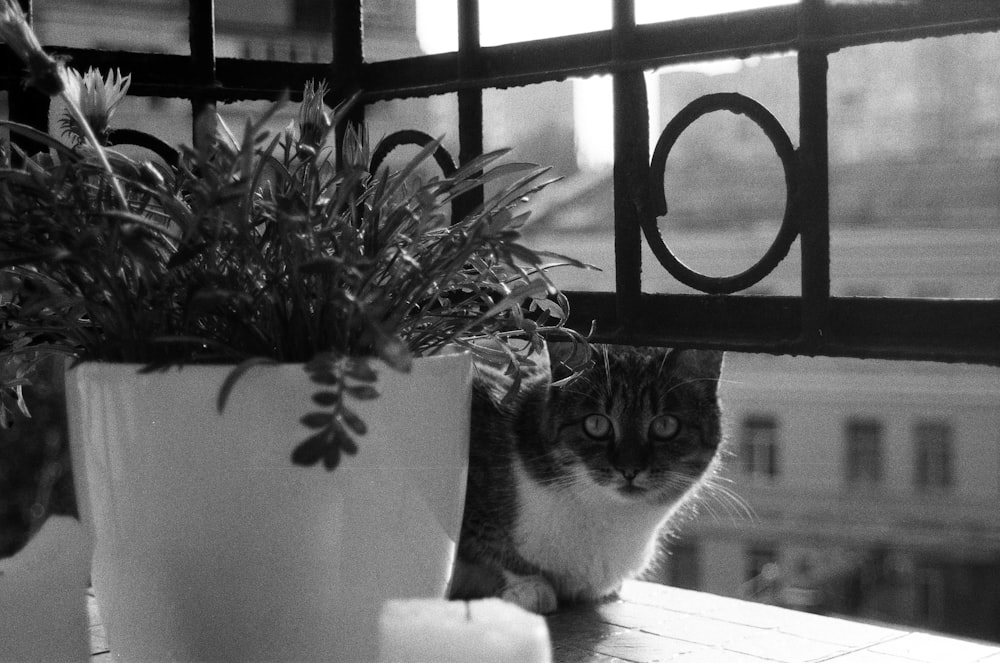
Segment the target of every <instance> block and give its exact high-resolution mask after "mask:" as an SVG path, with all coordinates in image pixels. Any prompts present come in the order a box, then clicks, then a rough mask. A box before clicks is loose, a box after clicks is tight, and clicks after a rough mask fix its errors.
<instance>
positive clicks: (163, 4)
mask: <svg viewBox="0 0 1000 663" xmlns="http://www.w3.org/2000/svg"><path fill="white" fill-rule="evenodd" d="M230 2H232V0H230ZM222 4H225V0H219V2H217V3H216V5H217V6H219V5H222ZM34 20H35V30H36V32H37V33H38V37H39V39H40V41H41V42H42V43H43V44H46V45H53V46H73V47H78V48H101V49H108V50H130V51H143V52H151V53H181V54H187V53H189V52H190V48H189V46H188V32H187V29H188V3H187V2H186V1H185V0H104V1H103V2H100V3H95V2H78V1H77V0H35V3H34Z"/></svg>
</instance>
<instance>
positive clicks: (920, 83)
mask: <svg viewBox="0 0 1000 663" xmlns="http://www.w3.org/2000/svg"><path fill="white" fill-rule="evenodd" d="M998 68H1000V35H998V34H983V35H960V36H955V37H948V38H941V39H925V40H918V41H911V42H905V43H889V44H876V45H871V46H864V47H857V48H849V49H844V50H842V51H839V52H838V53H835V54H833V55H832V56H831V57H830V92H829V99H830V102H829V109H830V115H829V117H830V182H831V200H830V205H831V221H832V224H833V229H834V230H833V237H832V257H833V259H832V289H833V293H834V294H835V295H855V294H860V295H881V296H893V297H997V296H998V295H1000V233H998V230H997V228H998V227H1000V189H998V187H997V169H998V167H1000V156H998V155H1000V132H998V131H997V127H1000V79H998V78H997V76H996V72H997V70H998Z"/></svg>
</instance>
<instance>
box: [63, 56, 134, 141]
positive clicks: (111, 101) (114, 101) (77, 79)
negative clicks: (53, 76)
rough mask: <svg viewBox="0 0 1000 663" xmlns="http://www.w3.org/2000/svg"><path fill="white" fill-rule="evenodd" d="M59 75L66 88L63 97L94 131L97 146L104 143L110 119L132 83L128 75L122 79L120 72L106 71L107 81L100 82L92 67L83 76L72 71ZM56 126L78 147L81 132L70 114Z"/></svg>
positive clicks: (64, 70)
mask: <svg viewBox="0 0 1000 663" xmlns="http://www.w3.org/2000/svg"><path fill="white" fill-rule="evenodd" d="M62 74H63V75H62V80H63V83H64V84H65V88H66V89H65V92H64V96H65V97H67V98H68V99H72V101H73V102H74V103H75V104H76V106H77V107H78V108H79V109H80V113H81V114H82V115H83V117H84V118H85V119H86V120H87V123H88V124H89V125H90V127H91V128H92V129H93V130H94V134H95V135H96V136H97V137H98V139H99V140H100V141H101V143H104V140H105V139H106V138H107V134H108V130H109V129H110V121H111V117H112V116H113V115H114V113H115V109H116V108H117V107H118V105H119V104H120V103H121V102H122V100H123V99H124V98H125V95H126V94H128V88H129V84H130V83H131V82H132V76H131V74H130V75H127V76H122V74H121V71H119V70H117V69H116V70H114V71H109V72H108V76H107V78H101V72H100V71H98V70H97V69H94V68H93V67H91V68H90V69H88V70H87V73H86V74H83V75H81V74H80V72H78V71H77V70H76V69H73V68H72V67H65V68H64V69H63V71H62ZM60 125H61V126H62V128H63V134H64V135H65V134H69V135H71V136H73V137H74V138H75V139H76V143H77V144H78V145H79V144H82V143H83V142H84V139H85V136H84V132H83V131H82V130H81V127H80V123H79V122H78V121H77V119H76V117H74V116H73V114H72V113H70V112H68V111H67V113H66V115H65V116H63V118H62V120H61V121H60Z"/></svg>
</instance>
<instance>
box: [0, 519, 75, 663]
mask: <svg viewBox="0 0 1000 663" xmlns="http://www.w3.org/2000/svg"><path fill="white" fill-rule="evenodd" d="M89 568H90V542H89V541H88V540H87V531H86V529H85V528H84V527H83V526H82V525H81V524H80V521H78V520H77V519H75V518H70V517H68V516H50V517H49V519H48V520H47V521H46V522H45V524H44V525H43V526H42V528H41V529H40V530H39V531H38V532H37V533H36V534H35V536H34V537H33V538H32V539H31V540H30V541H29V542H28V543H27V545H26V546H25V547H24V548H23V549H22V550H21V551H20V552H18V553H17V554H16V555H14V556H13V557H8V558H6V559H0V661H2V662H4V663H6V662H7V661H10V662H11V663H13V662H15V661H16V662H17V663H27V662H28V661H38V662H39V663H42V662H43V661H44V662H46V663H51V662H53V661H77V662H78V663H85V662H86V661H87V660H89V658H90V639H89V634H90V628H89V625H88V623H87V604H86V584H87V575H88V570H89Z"/></svg>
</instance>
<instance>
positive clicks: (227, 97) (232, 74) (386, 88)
mask: <svg viewBox="0 0 1000 663" xmlns="http://www.w3.org/2000/svg"><path fill="white" fill-rule="evenodd" d="M338 1H339V0H338ZM917 7H918V8H919V11H918V10H916V9H913V8H912V6H911V3H901V2H900V3H892V4H887V5H881V6H879V7H868V8H866V7H864V6H860V5H853V4H846V3H845V4H834V5H829V6H828V7H827V8H826V12H825V14H826V25H825V26H822V29H821V30H820V32H818V33H817V34H816V35H814V36H813V37H812V39H813V40H814V44H813V45H815V46H817V47H819V48H822V49H824V50H826V51H827V52H832V51H835V50H837V49H840V48H845V47H849V46H859V45H863V44H871V43H876V42H880V41H885V40H903V39H915V38H920V37H934V36H945V35H948V34H954V33H958V32H961V33H972V32H994V31H997V30H1000V2H995V1H994V0H977V1H971V0H949V1H948V2H927V1H926V0H925V1H924V2H922V3H919V4H918V5H917ZM799 11H800V9H799V7H798V6H797V5H786V6H779V7H771V8H764V9H756V10H752V11H747V12H739V13H734V14H725V15H720V16H708V17H701V18H697V19H688V20H684V21H673V22H670V23H659V24H652V25H638V26H636V28H635V30H634V32H633V39H632V40H631V43H630V44H628V45H627V49H628V50H627V53H626V55H627V57H628V58H629V59H628V60H627V61H624V62H622V61H618V62H617V64H616V62H615V61H613V60H612V32H611V31H610V30H605V31H601V32H593V33H588V34H582V35H570V36H566V37H555V38H551V39H544V40H538V41H533V42H526V43H521V44H506V45H502V46H491V47H483V48H482V49H481V50H480V53H479V62H480V66H479V71H478V73H477V74H476V75H474V76H470V75H468V74H466V75H465V76H464V77H463V76H459V73H458V71H459V66H458V58H459V55H458V54H457V53H442V54H436V55H425V56H419V57H414V58H406V59H402V60H390V61H383V62H369V63H365V64H364V66H363V67H362V69H361V80H360V82H361V86H360V87H361V88H362V89H363V94H362V100H363V101H364V102H366V103H369V102H373V101H379V100H384V99H394V98H405V97H415V96H421V97H426V96H430V95H434V94H444V93H448V92H455V91H457V90H460V89H471V88H482V87H490V88H505V87H511V86H517V85H528V84H532V83H541V82H545V81H559V80H564V79H566V78H568V77H570V76H591V75H595V74H607V73H611V72H613V71H614V70H615V69H616V68H631V67H634V66H641V67H643V68H646V69H649V68H652V67H658V66H664V65H670V64H681V63H684V62H692V61H702V60H712V59H722V58H730V57H748V56H751V55H764V54H768V53H780V52H786V51H794V50H796V49H797V48H798V47H799V46H800V45H801V42H800V38H799V31H798V26H799ZM359 34H360V32H359ZM50 50H52V51H54V52H58V53H60V54H66V55H69V56H71V57H72V60H73V64H74V66H76V67H77V68H80V69H87V68H88V67H91V66H93V67H99V68H101V69H107V68H109V67H119V68H121V69H122V70H124V71H128V72H129V73H131V74H132V87H131V89H132V90H133V91H134V93H135V94H141V95H148V96H165V97H185V98H189V97H191V96H192V95H194V94H195V93H203V94H205V95H206V96H209V97H212V98H215V99H217V100H219V101H238V100H242V99H275V98H277V97H278V96H280V95H281V94H282V93H283V92H284V91H285V90H287V89H289V88H291V89H292V91H293V92H294V91H295V90H301V88H302V83H304V82H305V81H306V80H308V79H310V78H313V79H317V80H320V79H326V80H330V81H332V80H333V79H334V77H335V76H342V75H344V74H345V73H346V72H341V71H339V70H335V71H332V72H331V69H330V66H329V65H327V64H316V63H305V62H272V61H262V60H242V59H234V58H218V59H217V69H218V77H219V83H220V85H219V86H217V87H213V88H212V89H211V90H204V89H203V87H202V86H200V84H199V83H197V81H196V79H195V78H194V77H193V75H192V73H191V72H192V68H191V66H190V62H189V59H188V58H186V57H184V56H178V55H168V54H156V53H136V52H127V51H99V50H89V49H80V48H68V47H59V46H54V47H52V48H51V49H50ZM22 78H23V75H22V68H21V66H20V65H19V64H18V63H11V62H10V61H9V60H8V61H6V62H4V63H3V66H2V67H0V88H3V89H8V90H9V89H13V87H14V86H16V85H19V84H20V81H21V79H22Z"/></svg>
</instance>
